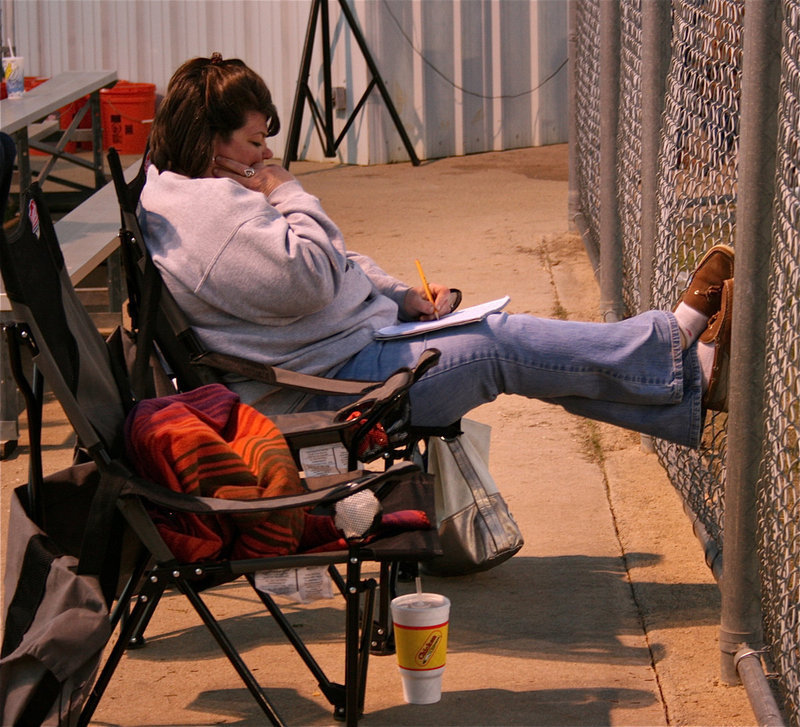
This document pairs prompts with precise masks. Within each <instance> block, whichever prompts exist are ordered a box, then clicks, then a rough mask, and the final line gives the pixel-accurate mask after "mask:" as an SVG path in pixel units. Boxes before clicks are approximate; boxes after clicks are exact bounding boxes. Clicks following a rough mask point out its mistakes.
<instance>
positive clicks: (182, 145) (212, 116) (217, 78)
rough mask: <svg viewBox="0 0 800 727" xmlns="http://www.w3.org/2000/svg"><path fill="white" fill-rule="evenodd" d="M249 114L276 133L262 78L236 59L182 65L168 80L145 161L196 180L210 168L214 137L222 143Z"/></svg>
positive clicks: (217, 58)
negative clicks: (262, 119)
mask: <svg viewBox="0 0 800 727" xmlns="http://www.w3.org/2000/svg"><path fill="white" fill-rule="evenodd" d="M250 111H257V112H259V113H263V114H264V115H265V116H266V117H267V129H268V131H269V136H275V134H277V133H278V131H279V130H280V121H279V120H278V111H277V109H276V108H275V105H274V104H273V103H272V94H270V92H269V89H268V88H267V85H266V84H265V83H264V81H263V79H262V78H261V76H259V75H258V74H257V73H256V72H255V71H253V70H252V69H250V68H248V67H247V65H245V63H244V62H242V61H240V60H239V59H238V58H230V59H228V60H223V58H222V56H221V55H220V54H219V53H214V54H212V56H211V58H193V59H191V60H188V61H186V62H185V63H184V64H183V65H182V66H181V67H180V68H178V70H177V71H175V73H174V74H173V76H172V78H171V79H170V82H169V85H168V86H167V93H166V95H165V96H164V100H163V101H162V102H161V104H159V107H158V111H157V112H156V116H155V119H154V120H153V128H152V129H151V131H150V159H151V161H152V162H153V164H155V166H156V168H157V169H158V170H159V171H167V170H168V171H172V172H177V173H178V174H183V175H185V176H187V177H201V176H203V174H205V172H206V170H207V169H208V168H209V165H210V164H211V161H212V160H211V157H212V154H213V143H214V138H215V137H216V135H217V134H219V135H220V137H221V138H222V139H223V140H224V141H227V140H228V139H230V136H231V134H232V133H233V132H234V131H236V130H237V129H239V128H241V127H242V126H244V123H245V116H246V115H247V113H248V112H250Z"/></svg>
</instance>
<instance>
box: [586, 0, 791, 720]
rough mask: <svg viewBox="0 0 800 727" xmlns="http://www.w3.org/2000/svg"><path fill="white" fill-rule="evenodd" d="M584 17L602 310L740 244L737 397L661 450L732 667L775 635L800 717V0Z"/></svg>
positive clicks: (674, 4) (656, 292) (639, 297)
mask: <svg viewBox="0 0 800 727" xmlns="http://www.w3.org/2000/svg"><path fill="white" fill-rule="evenodd" d="M607 5H614V6H616V8H617V9H618V12H617V13H609V12H608V11H607V10H605V7H606V6H607ZM570 18H571V22H572V28H571V35H570V37H571V38H572V33H573V32H574V33H575V40H574V43H573V45H572V48H571V50H572V58H573V68H572V69H571V78H572V79H574V81H573V86H572V94H573V98H572V100H571V103H572V108H574V119H572V122H571V129H572V139H571V143H572V149H571V151H572V154H573V157H574V158H573V160H572V162H571V169H572V170H573V174H572V176H571V190H570V192H571V193H570V200H571V204H576V205H577V209H572V208H571V210H570V212H571V214H572V216H573V219H575V220H576V221H578V222H579V224H578V229H579V231H581V232H582V234H583V236H584V242H585V244H586V248H587V251H588V252H589V253H590V256H592V259H593V261H596V265H595V268H596V270H597V273H598V279H599V282H600V285H601V295H602V296H603V303H602V306H603V307H602V310H601V312H602V313H603V314H607V313H608V311H609V310H612V309H617V310H620V311H622V312H623V314H625V315H632V314H635V313H637V312H639V311H640V310H644V309H646V308H651V307H652V308H662V309H670V308H671V307H672V306H673V304H674V301H675V300H676V299H677V297H678V296H679V294H680V292H681V290H682V289H683V286H684V284H685V282H686V279H687V276H688V274H689V273H690V271H691V270H692V269H693V268H694V267H695V265H696V263H697V261H698V259H699V257H700V256H701V255H702V254H703V252H704V251H705V250H706V249H708V248H709V247H710V246H711V245H713V244H717V243H720V242H724V243H727V244H730V245H733V246H735V247H736V251H737V281H736V287H735V302H734V341H733V343H734V357H733V364H732V370H731V394H732V395H734V394H735V395H736V401H735V402H734V401H733V399H732V401H731V413H730V415H725V414H716V415H713V416H709V417H708V418H707V421H706V427H705V431H704V438H703V444H702V446H701V448H700V449H699V450H696V451H694V450H688V449H686V448H682V447H678V446H674V445H671V444H668V443H665V442H661V441H657V442H656V445H655V446H656V451H657V453H658V456H659V458H660V461H661V462H662V464H663V466H664V467H665V469H666V470H667V473H668V475H669V477H670V480H671V482H672V483H673V485H674V486H675V487H676V489H677V490H678V491H679V492H680V494H681V495H682V497H683V499H684V502H685V505H686V508H687V510H688V511H689V514H690V517H691V518H692V520H693V522H694V524H695V529H696V531H697V532H698V535H699V536H701V540H702V541H703V543H704V546H705V548H706V556H707V561H708V562H709V564H710V565H712V564H713V570H714V573H715V575H716V576H717V577H719V576H720V574H722V575H723V577H722V581H721V585H720V588H721V592H722V596H723V600H722V604H723V608H722V614H721V628H720V644H721V649H722V652H723V658H722V665H723V678H725V679H732V678H735V677H736V668H737V666H738V665H739V664H741V663H743V661H742V658H741V654H742V651H741V647H742V646H745V647H747V648H749V649H750V651H747V656H748V658H747V659H746V669H744V668H740V669H739V676H741V675H742V673H744V672H745V671H746V673H747V675H748V676H747V679H750V675H751V674H752V673H753V672H754V669H753V658H752V656H753V653H754V652H753V649H756V650H758V649H760V647H761V646H762V643H761V642H762V639H763V645H765V646H766V652H767V654H768V656H769V657H770V658H769V659H768V661H769V664H768V668H769V669H774V670H775V671H776V672H777V680H776V681H777V685H778V689H779V692H780V697H781V699H780V701H781V702H782V704H783V706H784V711H785V714H786V718H787V719H788V720H789V721H790V722H791V723H792V724H793V725H795V726H800V0H782V2H780V3H779V2H775V1H774V0H671V1H670V0H658V1H650V0H617V2H610V3H609V2H605V0H573V3H572V7H571V13H570ZM614 35H615V37H616V44H614V43H611V44H609V42H608V38H609V37H612V36H614ZM601 47H603V48H608V47H614V48H616V50H617V52H618V55H619V58H618V59H617V63H616V64H615V63H613V62H611V61H609V60H607V59H606V60H604V61H603V55H602V53H601V51H600V48H601ZM609 74H613V76H614V77H613V78H611V79H610V78H609ZM773 81H774V82H773ZM778 81H780V83H778ZM611 87H613V88H614V92H611V91H609V90H608V89H609V88H611ZM609 118H613V119H614V120H615V121H616V124H617V128H616V135H615V139H616V143H615V145H614V148H613V149H609V148H608V145H607V144H604V143H603V139H604V138H606V137H605V136H604V135H603V130H602V128H601V127H602V123H601V120H604V119H609ZM609 160H613V162H614V163H613V165H609ZM609 190H611V191H613V193H614V195H615V196H614V197H612V198H611V199H612V200H613V201H612V202H611V205H609V203H608V201H607V200H608V199H609V197H608V196H605V193H607V192H608V191H609ZM573 200H577V202H574V201H573ZM609 206H614V207H615V209H613V210H610V209H608V207H609ZM614 216H616V219H617V220H618V228H617V231H616V234H615V231H614V227H613V225H611V224H609V223H608V220H610V219H613V217H614ZM615 260H616V261H617V262H616V264H617V265H618V268H619V270H618V271H617V273H618V277H617V278H616V279H615V277H614V275H613V274H609V271H608V270H604V265H608V264H609V262H612V263H613V261H615ZM615 280H616V281H618V283H616V282H615ZM609 281H611V285H610V284H609ZM613 285H617V287H616V289H614V287H613ZM737 326H738V327H737ZM737 366H738V368H737ZM762 373H763V375H762ZM754 377H755V380H754ZM762 379H763V383H762ZM729 443H730V445H731V446H730V447H729ZM726 535H727V538H726ZM761 673H762V675H763V672H761ZM756 692H759V693H760V694H761V695H762V696H760V697H758V699H763V698H764V697H763V694H764V693H765V692H766V693H769V690H768V689H767V690H764V689H761V690H758V689H753V691H752V693H756ZM748 693H751V692H750V690H748ZM754 707H756V713H757V714H761V715H767V716H766V717H764V721H766V722H770V721H774V714H773V711H772V710H771V709H770V708H768V707H767V708H765V707H764V705H763V704H761V705H754Z"/></svg>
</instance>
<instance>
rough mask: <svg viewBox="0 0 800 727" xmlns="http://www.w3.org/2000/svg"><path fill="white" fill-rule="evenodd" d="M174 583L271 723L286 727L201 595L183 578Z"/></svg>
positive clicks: (277, 726) (278, 726) (276, 726)
mask: <svg viewBox="0 0 800 727" xmlns="http://www.w3.org/2000/svg"><path fill="white" fill-rule="evenodd" d="M173 582H174V583H175V586H176V587H177V588H178V590H180V592H181V593H183V595H184V596H186V598H188V599H189V602H190V603H191V604H192V606H193V607H194V610H195V611H197V614H198V615H199V616H200V618H201V619H202V620H203V623H204V624H205V625H206V628H207V629H208V630H209V631H210V632H211V635H212V636H213V637H214V639H215V640H216V642H217V644H219V647H220V648H221V649H222V651H223V652H224V653H225V656H227V657H228V660H229V661H230V662H231V664H232V665H233V668H234V669H236V672H237V673H238V674H239V677H240V678H241V680H242V681H243V682H244V684H245V686H246V687H247V689H248V690H249V691H250V694H251V695H252V696H253V699H255V700H256V702H257V704H258V706H259V707H261V709H262V711H263V712H264V714H265V715H266V716H267V718H268V719H269V721H270V722H271V723H272V724H273V725H275V727H285V725H286V723H285V722H284V721H283V720H282V719H281V718H280V716H279V715H278V713H277V712H276V711H275V708H274V707H273V706H272V704H271V703H270V701H269V700H268V699H267V698H266V696H265V695H264V692H263V691H262V689H261V685H260V684H259V683H258V682H257V681H256V679H255V677H254V676H253V674H252V672H251V671H250V670H249V669H248V668H247V665H246V664H245V663H244V661H243V660H242V657H241V656H239V653H238V652H237V651H236V648H235V647H234V646H233V644H232V643H231V641H230V640H229V639H228V637H227V636H226V635H225V632H224V631H223V630H222V628H220V625H219V624H218V623H217V620H216V619H215V618H214V616H213V614H212V613H211V611H209V609H208V606H206V604H205V603H204V602H203V600H202V599H201V598H200V595H199V594H198V593H197V591H196V590H195V589H194V588H193V587H192V586H191V584H190V583H188V582H187V581H186V580H185V579H183V578H176V579H175V580H174V581H173Z"/></svg>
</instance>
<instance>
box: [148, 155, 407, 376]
mask: <svg viewBox="0 0 800 727" xmlns="http://www.w3.org/2000/svg"><path fill="white" fill-rule="evenodd" d="M140 218H141V223H142V229H143V232H144V236H145V242H146V244H147V247H148V249H149V250H150V253H151V255H152V257H153V260H154V261H155V263H156V265H157V266H158V268H159V269H160V270H161V274H162V276H163V278H164V282H165V283H166V285H167V287H168V288H169V290H170V291H171V292H172V294H173V295H174V296H175V298H176V299H177V302H178V304H179V305H180V307H181V308H182V309H183V310H184V312H185V313H186V315H187V316H188V318H189V321H190V323H191V324H192V326H193V328H194V329H195V331H196V332H197V334H198V335H199V337H200V339H201V340H202V341H203V343H204V344H205V345H206V346H208V347H209V348H210V349H213V350H217V351H222V352H226V353H231V354H236V355H238V356H243V357H245V358H249V359H251V360H256V361H261V362H265V363H269V364H274V365H279V366H284V367H286V368H289V369H292V370H294V371H301V372H305V373H311V374H331V373H334V372H335V371H336V370H337V369H338V368H339V367H340V366H341V365H342V364H343V363H344V362H345V361H347V360H348V359H349V358H350V357H352V356H353V355H354V354H356V353H357V352H358V351H360V350H361V349H362V348H364V346H366V345H367V344H368V343H369V342H370V341H372V339H373V332H374V331H376V330H377V329H378V328H381V327H383V326H386V325H390V324H393V323H395V322H396V321H397V317H398V306H399V305H400V304H401V303H402V301H403V298H404V297H405V294H406V292H407V290H408V288H409V286H407V285H405V284H404V283H401V282H400V281H398V280H396V279H394V278H392V277H391V276H389V275H388V274H387V273H385V272H384V271H383V270H381V269H380V268H379V267H378V266H377V265H376V264H375V263H374V262H373V261H372V260H370V259H369V258H367V257H365V256H363V255H359V254H357V253H352V252H348V251H347V250H346V249H345V245H344V240H343V238H342V234H341V232H340V231H339V229H338V228H337V227H336V225H335V224H334V223H333V222H332V221H331V219H330V218H329V217H328V216H327V215H326V214H325V212H324V211H323V209H322V206H321V205H320V202H319V200H318V199H317V198H316V197H314V196H313V195H311V194H308V193H307V192H305V191H304V190H303V188H302V187H301V185H300V183H299V182H297V181H292V182H287V183H285V184H283V185H281V186H280V187H278V188H277V189H276V190H274V191H273V192H272V194H270V195H269V197H265V196H264V195H263V194H260V193H258V192H253V191H250V190H248V189H246V188H245V187H243V186H242V185H240V184H238V183H237V182H235V181H233V180H231V179H189V178H187V177H184V176H181V175H179V174H174V173H172V172H162V173H160V174H159V172H158V170H157V169H156V168H155V167H152V166H151V167H150V169H149V170H148V174H147V183H146V184H145V187H144V190H143V192H142V196H141V212H140Z"/></svg>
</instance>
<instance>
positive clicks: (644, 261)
mask: <svg viewBox="0 0 800 727" xmlns="http://www.w3.org/2000/svg"><path fill="white" fill-rule="evenodd" d="M670 21H671V18H670V4H669V3H668V2H644V3H642V168H641V174H642V177H641V184H642V186H641V194H642V216H641V225H640V232H639V234H640V235H641V241H640V242H641V244H640V247H641V252H640V255H641V259H640V261H639V312H641V311H646V310H650V308H652V305H653V304H652V297H653V292H652V291H653V260H654V257H655V247H656V236H657V235H658V194H657V190H658V171H659V170H658V155H659V152H660V151H661V117H662V113H663V111H664V93H665V91H666V85H667V84H666V78H667V69H668V68H669V58H670V39H671V37H672V23H671V22H670Z"/></svg>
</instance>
